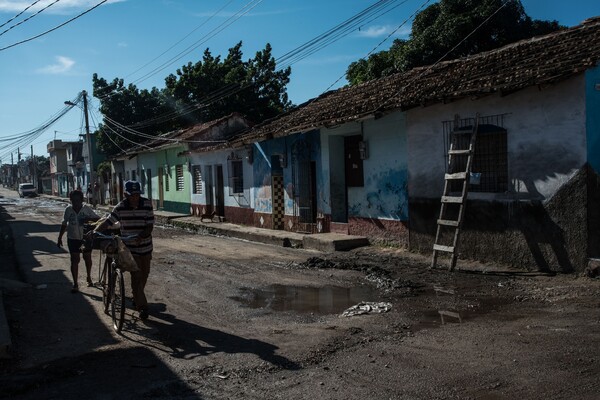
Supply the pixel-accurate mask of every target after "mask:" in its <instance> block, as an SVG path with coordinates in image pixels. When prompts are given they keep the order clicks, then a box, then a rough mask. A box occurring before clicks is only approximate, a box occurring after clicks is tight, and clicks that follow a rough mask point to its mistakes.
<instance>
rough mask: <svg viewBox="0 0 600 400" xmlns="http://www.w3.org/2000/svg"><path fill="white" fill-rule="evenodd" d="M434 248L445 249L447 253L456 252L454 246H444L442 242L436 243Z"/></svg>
mask: <svg viewBox="0 0 600 400" xmlns="http://www.w3.org/2000/svg"><path fill="white" fill-rule="evenodd" d="M433 249H434V250H437V251H445V252H446V253H454V247H453V246H443V245H441V244H434V245H433Z"/></svg>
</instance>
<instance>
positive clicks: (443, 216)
mask: <svg viewBox="0 0 600 400" xmlns="http://www.w3.org/2000/svg"><path fill="white" fill-rule="evenodd" d="M478 126H479V114H477V115H476V116H475V122H474V123H473V125H472V126H470V127H463V128H461V127H460V124H459V117H458V115H456V117H455V119H454V127H453V129H452V131H451V132H450V137H449V139H450V148H449V149H448V173H447V174H445V176H444V194H443V195H442V199H441V207H440V217H439V219H438V220H437V232H436V234H435V242H434V244H433V257H432V260H431V268H435V267H436V266H437V258H438V252H445V253H450V256H451V261H450V271H452V270H453V269H454V267H455V266H456V258H457V247H458V237H459V235H460V230H461V227H462V224H463V221H464V218H465V207H466V202H467V195H468V194H469V178H470V174H471V166H472V164H473V157H474V156H475V142H476V140H477V129H478ZM465 135H468V136H467V138H468V137H469V136H470V140H468V147H467V148H460V147H462V146H461V143H465V142H466V139H465V140H460V139H461V138H465ZM464 156H466V157H467V161H466V166H465V169H464V171H456V169H457V168H458V166H457V165H456V164H457V161H456V160H457V158H459V157H463V159H464ZM452 182H462V191H461V192H460V195H459V196H457V195H453V194H452V192H451V189H452ZM457 208H458V210H457ZM452 211H453V212H454V214H453V215H454V217H451V216H448V214H449V213H450V212H452ZM452 230H454V232H452ZM448 236H450V237H451V238H452V239H451V243H449V244H448V243H447V242H448V241H449V240H448ZM443 238H446V244H442V243H441V242H442V241H443V240H442V239H443Z"/></svg>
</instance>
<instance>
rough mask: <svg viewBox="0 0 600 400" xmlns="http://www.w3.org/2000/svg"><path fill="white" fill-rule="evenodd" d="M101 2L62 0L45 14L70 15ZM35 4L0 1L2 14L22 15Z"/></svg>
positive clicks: (45, 2)
mask: <svg viewBox="0 0 600 400" xmlns="http://www.w3.org/2000/svg"><path fill="white" fill-rule="evenodd" d="M123 1H127V0H108V1H107V2H106V3H104V4H103V6H104V5H107V4H110V3H121V2H123ZM54 2H55V0H41V1H39V2H38V3H36V4H35V5H33V6H31V7H30V8H29V9H27V11H26V14H32V13H36V12H38V11H39V10H41V9H42V8H45V7H48V5H50V4H52V3H54ZM99 2H100V0H62V1H59V2H58V3H56V4H52V6H51V7H49V8H48V9H47V10H44V12H45V13H49V14H68V13H71V12H73V13H74V12H79V11H83V10H86V9H88V8H91V7H93V6H95V5H96V4H98V3H99ZM32 3H33V1H32V0H0V12H11V13H20V12H21V11H23V10H25V9H26V8H27V7H29V6H30V5H31V4H32Z"/></svg>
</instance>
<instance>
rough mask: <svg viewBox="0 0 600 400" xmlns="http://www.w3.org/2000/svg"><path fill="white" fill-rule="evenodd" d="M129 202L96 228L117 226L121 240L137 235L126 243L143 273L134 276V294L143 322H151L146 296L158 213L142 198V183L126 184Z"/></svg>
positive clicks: (118, 206)
mask: <svg viewBox="0 0 600 400" xmlns="http://www.w3.org/2000/svg"><path fill="white" fill-rule="evenodd" d="M123 193H124V194H125V199H124V200H123V201H121V202H120V203H119V204H117V205H116V206H115V208H113V210H112V211H111V213H110V216H109V217H108V218H107V219H106V221H104V222H103V223H102V224H100V225H99V226H98V227H96V229H95V230H96V231H102V230H103V229H105V228H106V227H107V226H110V225H113V224H115V223H117V222H119V223H120V225H121V236H123V237H126V236H130V235H135V236H136V238H135V239H131V240H124V241H123V242H124V243H125V245H126V246H127V247H128V248H129V250H130V251H131V254H132V255H133V258H134V259H135V262H136V264H137V266H138V268H139V271H136V272H131V290H132V292H133V301H134V302H135V306H136V308H137V310H138V311H139V312H140V314H139V317H140V319H147V318H148V300H147V299H146V295H145V293H144V289H145V287H146V282H147V280H148V275H149V274H150V261H151V260H152V229H153V228H154V211H153V209H152V202H151V201H150V200H148V199H146V198H144V197H141V193H142V190H141V187H140V184H139V182H136V181H127V182H125V190H124V191H123Z"/></svg>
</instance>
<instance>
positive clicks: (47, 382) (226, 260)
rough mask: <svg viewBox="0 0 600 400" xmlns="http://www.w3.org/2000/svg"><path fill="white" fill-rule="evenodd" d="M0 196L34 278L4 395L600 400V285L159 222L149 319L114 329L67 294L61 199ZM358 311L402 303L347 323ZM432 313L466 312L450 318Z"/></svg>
mask: <svg viewBox="0 0 600 400" xmlns="http://www.w3.org/2000/svg"><path fill="white" fill-rule="evenodd" d="M13 193H14V192H13ZM0 195H4V196H5V197H4V199H0V200H3V201H2V202H0V207H1V208H3V209H4V212H3V213H2V214H1V215H2V219H3V220H4V222H5V223H6V224H9V225H10V227H11V229H12V232H13V233H14V239H15V243H16V244H15V249H16V251H15V253H16V258H17V259H18V260H19V264H20V265H19V271H20V272H19V275H17V276H19V277H20V278H21V279H22V280H24V281H26V282H27V283H30V284H31V287H30V288H28V289H23V290H13V291H8V292H5V295H4V302H5V305H6V308H7V313H8V316H9V320H10V325H11V330H12V333H13V342H14V345H15V356H16V358H15V359H14V360H12V361H10V362H4V363H3V364H2V365H3V368H4V369H3V374H2V377H1V378H0V397H3V396H11V397H14V398H23V399H25V398H27V399H34V398H57V399H58V398H60V399H65V398H73V399H75V398H82V397H85V398H91V399H95V398H98V399H100V398H102V399H105V398H190V399H266V398H274V399H280V398H281V399H304V398H313V399H432V398H435V399H514V398H522V399H538V398H552V399H567V398H568V399H573V398H577V399H596V398H598V392H599V389H600V383H599V382H600V380H599V379H598V376H600V374H599V373H600V349H599V348H598V346H597V344H596V343H597V341H598V337H599V336H598V334H599V333H600V313H599V311H600V297H599V295H600V281H599V280H594V279H589V278H584V277H577V276H574V275H561V276H545V275H541V274H535V273H515V272H514V271H505V270H502V269H501V268H499V267H494V266H490V265H466V264H465V263H462V264H461V263H459V266H461V267H462V268H463V269H464V270H461V271H457V272H454V273H449V272H446V271H442V270H435V271H430V270H428V269H427V265H428V262H429V260H428V259H427V258H424V257H421V256H418V255H414V254H409V253H406V252H403V251H399V250H393V249H380V248H363V249H359V250H355V251H352V252H348V253H334V254H324V253H317V252H309V251H305V250H299V249H289V248H281V247H273V246H268V245H262V244H257V243H250V242H244V241H240V240H235V239H229V238H221V237H212V236H201V235H197V234H192V233H188V232H184V231H181V230H176V229H173V228H167V227H157V228H156V230H155V235H154V237H155V254H154V259H153V267H152V272H151V277H150V282H149V285H148V289H147V292H148V294H149V300H150V302H151V317H150V319H149V320H148V321H146V322H142V321H140V320H139V319H137V318H136V316H135V315H134V314H133V313H132V312H130V311H128V313H127V317H126V325H125V328H124V330H123V334H122V335H117V334H115V333H114V332H113V331H112V328H111V325H110V321H109V320H108V317H107V316H106V315H105V314H104V313H103V312H102V310H101V309H100V301H99V298H100V292H99V290H98V289H95V288H83V289H82V292H81V293H80V294H77V295H73V294H71V293H69V288H70V284H71V283H70V277H69V274H68V255H67V254H66V253H64V252H63V251H61V250H59V249H58V248H57V247H56V245H55V241H56V236H57V233H58V224H59V222H60V215H61V213H62V207H64V205H63V204H57V203H51V202H44V201H42V200H41V199H32V200H19V199H16V198H14V197H16V196H14V195H13V194H12V193H10V192H7V191H1V190H0ZM10 196H13V198H11V197H10ZM98 257H99V255H96V254H95V255H94V261H95V263H97V261H98ZM4 259H5V260H8V259H9V258H8V256H6V257H5V258H4ZM0 271H1V273H2V275H7V274H10V273H12V274H13V276H14V275H15V273H14V271H13V272H10V271H9V266H8V265H7V264H5V263H2V267H0ZM95 271H96V270H95ZM482 271H483V272H482ZM96 273H97V272H96ZM82 279H83V278H82ZM436 289H437V290H436ZM361 300H366V301H373V302H389V303H391V305H392V309H391V311H389V312H387V313H382V314H367V315H360V316H353V317H341V316H340V315H341V313H342V312H343V311H344V310H345V309H346V308H348V307H350V306H352V305H355V304H357V303H358V302H359V301H361ZM440 311H442V312H444V311H451V312H457V314H452V313H446V317H445V322H446V323H445V324H442V322H441V317H440V313H439V312H440ZM455 317H460V321H459V319H458V318H455Z"/></svg>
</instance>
